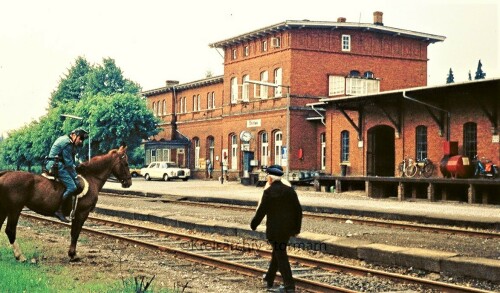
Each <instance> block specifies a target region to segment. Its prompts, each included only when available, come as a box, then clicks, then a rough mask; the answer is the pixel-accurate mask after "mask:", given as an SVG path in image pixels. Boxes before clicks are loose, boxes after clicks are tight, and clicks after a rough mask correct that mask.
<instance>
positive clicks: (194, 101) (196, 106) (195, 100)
mask: <svg viewBox="0 0 500 293" xmlns="http://www.w3.org/2000/svg"><path fill="white" fill-rule="evenodd" d="M197 111H198V101H197V98H196V95H193V112H197Z"/></svg>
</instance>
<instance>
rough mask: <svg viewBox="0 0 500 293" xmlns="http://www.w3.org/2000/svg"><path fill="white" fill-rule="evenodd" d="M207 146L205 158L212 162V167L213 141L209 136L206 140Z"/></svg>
mask: <svg viewBox="0 0 500 293" xmlns="http://www.w3.org/2000/svg"><path fill="white" fill-rule="evenodd" d="M207 146H208V154H207V157H208V159H209V160H210V162H212V166H213V165H214V150H215V140H214V137H213V136H209V137H208V138H207Z"/></svg>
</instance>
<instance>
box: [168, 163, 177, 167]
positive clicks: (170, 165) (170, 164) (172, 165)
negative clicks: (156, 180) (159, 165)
mask: <svg viewBox="0 0 500 293" xmlns="http://www.w3.org/2000/svg"><path fill="white" fill-rule="evenodd" d="M167 166H168V167H169V168H175V167H177V164H176V163H167Z"/></svg>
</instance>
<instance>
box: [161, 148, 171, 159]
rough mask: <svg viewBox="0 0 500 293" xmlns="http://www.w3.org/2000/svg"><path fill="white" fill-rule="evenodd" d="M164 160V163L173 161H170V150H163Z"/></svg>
mask: <svg viewBox="0 0 500 293" xmlns="http://www.w3.org/2000/svg"><path fill="white" fill-rule="evenodd" d="M163 160H164V161H171V160H170V149H163Z"/></svg>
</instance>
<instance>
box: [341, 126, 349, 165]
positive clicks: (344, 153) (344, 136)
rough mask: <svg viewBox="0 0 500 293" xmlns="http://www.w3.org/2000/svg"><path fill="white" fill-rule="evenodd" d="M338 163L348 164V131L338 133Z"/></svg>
mask: <svg viewBox="0 0 500 293" xmlns="http://www.w3.org/2000/svg"><path fill="white" fill-rule="evenodd" d="M340 161H341V162H349V131H347V130H344V131H342V132H341V133H340Z"/></svg>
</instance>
